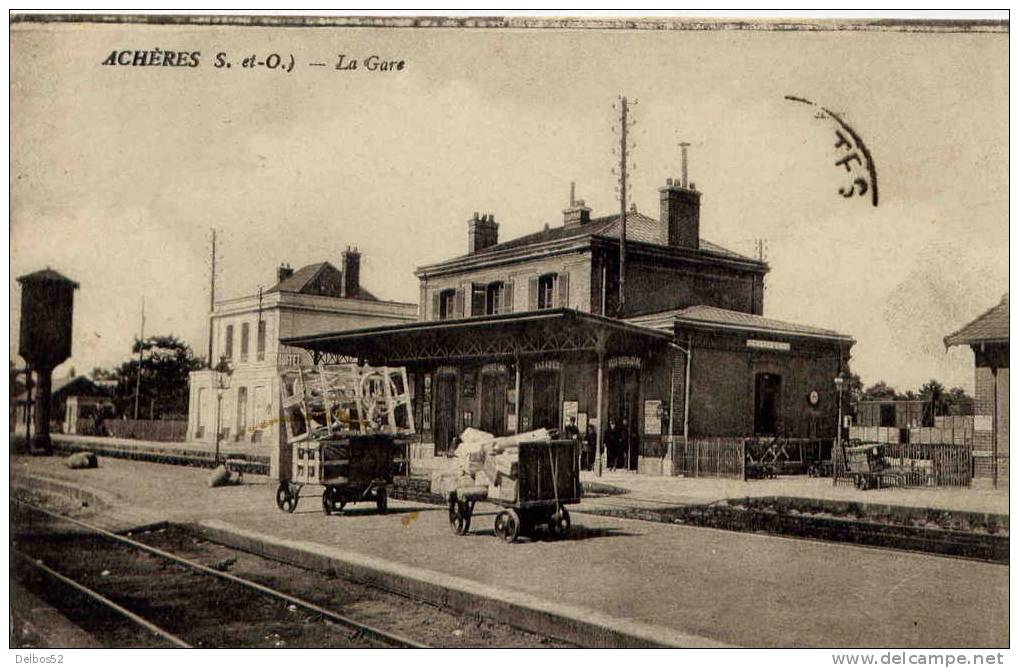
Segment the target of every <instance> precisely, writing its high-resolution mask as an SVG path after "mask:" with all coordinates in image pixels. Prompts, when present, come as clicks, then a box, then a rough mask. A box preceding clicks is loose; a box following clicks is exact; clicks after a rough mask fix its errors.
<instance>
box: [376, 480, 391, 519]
mask: <svg viewBox="0 0 1019 668" xmlns="http://www.w3.org/2000/svg"><path fill="white" fill-rule="evenodd" d="M375 507H376V508H378V511H379V514H380V515H385V514H386V511H387V510H388V509H389V495H388V494H386V488H385V487H380V488H378V489H377V490H375Z"/></svg>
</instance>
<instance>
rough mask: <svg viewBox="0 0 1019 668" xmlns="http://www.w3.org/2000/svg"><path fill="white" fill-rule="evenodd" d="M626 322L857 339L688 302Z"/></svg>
mask: <svg viewBox="0 0 1019 668" xmlns="http://www.w3.org/2000/svg"><path fill="white" fill-rule="evenodd" d="M626 321H627V322H629V323H631V324H634V325H639V326H641V327H648V328H651V329H656V330H662V331H669V332H672V331H674V330H675V328H676V327H677V326H685V327H693V328H702V329H714V330H741V331H747V332H756V333H761V334H770V335H780V336H794V337H805V338H813V339H827V340H830V341H838V342H841V343H848V344H852V343H855V341H854V340H853V337H851V336H849V335H847V334H841V333H839V332H836V331H834V330H831V329H822V328H820V327H811V326H809V325H800V324H798V323H792V322H786V321H783V320H775V319H774V318H765V317H764V316H760V315H754V314H753V313H744V312H742V311H730V310H728V309H724V308H718V307H716V306H689V307H687V308H683V309H673V310H670V311H661V312H658V313H649V314H647V315H640V316H634V317H632V318H627V320H626Z"/></svg>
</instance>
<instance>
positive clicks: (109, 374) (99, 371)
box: [89, 366, 117, 380]
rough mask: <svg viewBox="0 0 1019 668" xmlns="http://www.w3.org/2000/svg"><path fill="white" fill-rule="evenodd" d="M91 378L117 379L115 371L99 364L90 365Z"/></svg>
mask: <svg viewBox="0 0 1019 668" xmlns="http://www.w3.org/2000/svg"><path fill="white" fill-rule="evenodd" d="M89 376H91V378H92V380H117V372H116V371H110V370H109V369H104V368H102V367H99V366H94V367H92V373H90V374H89Z"/></svg>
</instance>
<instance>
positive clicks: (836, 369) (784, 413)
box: [283, 179, 853, 475]
mask: <svg viewBox="0 0 1019 668" xmlns="http://www.w3.org/2000/svg"><path fill="white" fill-rule="evenodd" d="M659 195H660V197H659V199H660V210H659V212H658V213H657V215H655V216H649V215H646V214H644V213H641V212H638V211H637V210H636V209H631V210H630V211H629V212H627V214H626V216H625V226H624V222H623V218H622V217H621V216H620V215H619V214H614V215H609V216H603V217H593V216H592V212H591V209H590V208H588V207H587V206H585V203H584V202H583V201H571V202H570V205H569V206H568V207H567V208H566V209H565V210H564V211H563V222H562V225H559V226H556V227H551V228H550V227H548V226H546V228H545V229H544V230H541V231H538V232H535V233H533V234H529V235H525V236H523V237H519V238H516V239H511V240H508V241H504V242H500V241H499V238H498V231H499V224H498V222H497V221H496V220H495V217H494V216H492V215H478V214H475V215H474V216H473V217H472V218H471V219H470V220H468V221H467V253H466V254H463V255H459V256H457V257H453V258H450V259H448V260H445V261H443V262H439V263H436V264H431V265H427V266H422V267H419V268H418V269H417V270H416V275H417V277H418V279H419V281H420V300H421V301H420V304H419V320H418V321H417V322H413V323H401V324H392V325H383V326H378V327H369V328H361V329H349V330H346V331H336V332H324V333H319V334H313V335H301V336H293V337H289V338H284V339H283V342H284V343H285V344H287V345H291V346H295V347H300V348H303V349H306V350H308V351H309V352H310V353H311V354H312V355H313V358H314V359H316V360H320V361H326V362H328V361H339V360H341V359H356V360H358V361H361V362H365V363H369V364H374V365H388V366H405V367H406V368H407V371H408V373H409V374H410V376H409V377H410V382H411V385H412V387H411V390H412V393H413V406H414V418H415V425H416V429H417V436H416V439H415V441H416V442H415V445H414V446H413V447H412V457H413V459H414V460H415V462H416V463H417V464H418V465H419V466H423V467H427V462H428V460H429V459H430V458H432V457H435V456H442V455H444V454H446V453H447V452H449V451H450V449H451V448H452V447H453V443H454V439H455V437H456V436H457V435H458V434H459V433H461V432H462V430H463V429H465V428H466V427H476V428H479V429H482V430H484V431H488V432H491V433H494V434H497V435H505V434H512V433H516V432H525V431H529V430H532V429H536V428H539V427H547V428H553V429H557V428H558V429H561V428H563V427H564V426H565V425H567V424H569V423H570V422H571V421H572V420H574V419H575V420H576V423H577V425H578V427H579V429H580V431H581V433H585V431H586V426H587V425H588V424H590V425H592V427H593V428H594V431H595V434H596V435H597V436H598V439H599V440H603V438H604V430H605V429H606V426H607V425H608V423H609V420H612V421H614V422H615V424H616V425H617V427H618V428H619V429H621V430H622V432H623V433H624V435H625V440H626V441H627V443H628V447H627V448H626V454H627V457H626V462H625V466H626V467H628V468H630V469H632V470H635V471H640V472H642V473H647V474H654V475H671V474H673V473H674V472H675V470H676V467H675V465H674V457H675V453H676V452H678V449H679V448H680V447H682V446H684V445H686V444H687V443H688V442H690V441H692V440H694V439H698V438H711V437H729V436H734V437H751V436H754V435H784V436H789V437H802V438H831V437H833V436H834V434H835V430H836V424H837V420H838V418H837V410H838V406H837V398H836V387H835V384H834V382H833V381H834V378H835V376H836V375H837V374H838V373H840V372H842V371H844V370H846V369H847V364H848V360H849V355H850V349H851V347H852V344H853V340H852V339H851V338H850V337H848V336H846V335H843V334H839V333H837V332H834V331H831V330H827V329H820V328H816V327H809V326H804V325H798V324H795V323H788V322H781V321H777V320H774V319H771V318H766V317H764V315H763V313H764V277H765V274H766V273H767V271H768V269H769V268H768V266H767V264H765V263H764V262H762V261H760V260H757V259H754V258H750V257H746V256H743V255H740V254H738V253H735V252H732V251H730V250H727V249H725V248H723V247H721V246H719V245H717V244H714V243H712V242H710V241H707V240H705V239H702V237H701V224H700V200H701V193H700V192H698V191H697V190H696V189H695V188H694V186H693V185H692V184H691V185H689V186H687V185H686V184H681V183H680V181H679V180H676V181H673V180H672V179H669V180H668V181H667V182H666V184H665V185H664V186H663V187H661V188H660V189H659ZM624 229H625V254H623V253H624V252H623V251H622V250H621V247H622V246H623V245H624V244H623V243H621V242H622V241H623V234H624V232H623V230H624ZM621 258H622V259H623V260H624V262H623V263H622V266H621V262H620V260H621ZM621 274H622V280H621ZM620 282H622V284H623V289H622V295H620V292H621V291H620ZM621 296H622V298H620V297H621ZM412 466H413V464H412Z"/></svg>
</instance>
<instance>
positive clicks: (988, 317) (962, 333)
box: [945, 292, 1008, 347]
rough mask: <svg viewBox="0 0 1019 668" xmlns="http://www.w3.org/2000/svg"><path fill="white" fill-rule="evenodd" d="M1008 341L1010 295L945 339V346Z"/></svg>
mask: <svg viewBox="0 0 1019 668" xmlns="http://www.w3.org/2000/svg"><path fill="white" fill-rule="evenodd" d="M992 341H1008V293H1007V292H1006V293H1005V296H1004V297H1002V298H1001V301H1000V302H998V304H996V305H995V306H994V307H993V308H991V309H990V310H988V311H987V312H986V313H984V314H983V315H981V316H980V317H979V318H977V319H976V320H974V321H973V322H971V323H969V324H968V325H966V326H964V327H963V328H962V329H960V330H959V331H957V332H955V333H954V334H949V335H948V336H946V337H945V346H946V347H947V346H959V345H965V344H970V343H981V342H983V343H989V342H992Z"/></svg>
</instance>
